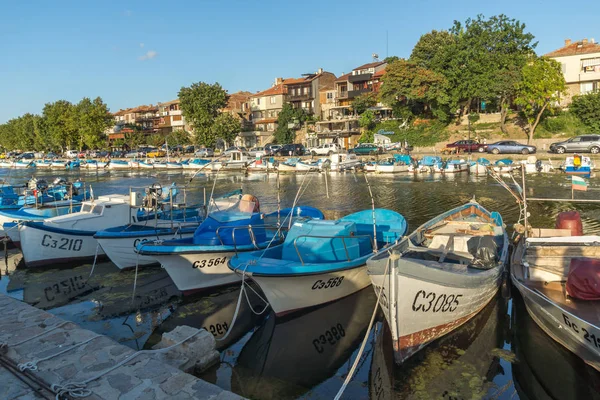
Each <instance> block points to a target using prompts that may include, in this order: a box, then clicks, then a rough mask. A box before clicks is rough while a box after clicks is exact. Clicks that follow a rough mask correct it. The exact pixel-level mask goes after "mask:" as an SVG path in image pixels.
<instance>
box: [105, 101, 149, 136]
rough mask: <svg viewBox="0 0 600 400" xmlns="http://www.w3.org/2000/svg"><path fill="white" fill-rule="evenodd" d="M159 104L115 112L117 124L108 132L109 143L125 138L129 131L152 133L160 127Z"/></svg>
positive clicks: (144, 133) (143, 133) (142, 133)
mask: <svg viewBox="0 0 600 400" xmlns="http://www.w3.org/2000/svg"><path fill="white" fill-rule="evenodd" d="M158 109H159V107H158V106H155V105H152V104H150V105H144V106H138V107H133V108H128V109H125V110H119V111H117V112H115V113H113V116H114V119H115V125H114V126H113V127H112V128H110V129H109V130H108V131H107V132H106V133H107V136H108V142H109V144H111V143H113V142H114V141H115V140H119V139H125V135H126V134H128V133H137V134H141V135H145V136H147V135H151V134H153V133H155V132H157V131H158V129H159V120H160V118H159V116H158Z"/></svg>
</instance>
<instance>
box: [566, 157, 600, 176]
mask: <svg viewBox="0 0 600 400" xmlns="http://www.w3.org/2000/svg"><path fill="white" fill-rule="evenodd" d="M593 167H594V165H593V163H592V160H591V159H590V158H589V157H586V156H581V155H579V154H574V155H573V156H572V157H567V159H566V160H565V163H564V165H563V169H564V171H565V173H566V174H568V175H578V176H581V177H584V178H589V177H590V176H591V173H592V169H593Z"/></svg>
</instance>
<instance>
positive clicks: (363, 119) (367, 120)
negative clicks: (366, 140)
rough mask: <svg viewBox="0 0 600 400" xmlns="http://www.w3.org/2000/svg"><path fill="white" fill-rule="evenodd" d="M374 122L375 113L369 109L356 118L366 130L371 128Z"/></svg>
mask: <svg viewBox="0 0 600 400" xmlns="http://www.w3.org/2000/svg"><path fill="white" fill-rule="evenodd" d="M376 123H377V121H376V119H375V113H374V112H373V111H371V110H367V111H365V112H364V113H363V114H362V115H361V116H360V118H359V119H358V124H359V125H360V127H361V128H365V129H366V130H372V129H373V128H374V127H375V124H376Z"/></svg>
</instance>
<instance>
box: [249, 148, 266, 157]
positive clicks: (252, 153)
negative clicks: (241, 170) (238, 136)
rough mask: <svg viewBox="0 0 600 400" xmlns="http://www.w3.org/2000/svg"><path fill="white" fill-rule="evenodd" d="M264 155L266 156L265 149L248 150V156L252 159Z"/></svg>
mask: <svg viewBox="0 0 600 400" xmlns="http://www.w3.org/2000/svg"><path fill="white" fill-rule="evenodd" d="M263 154H265V148H264V147H253V148H251V149H250V150H248V155H249V156H251V157H256V156H262V155H263Z"/></svg>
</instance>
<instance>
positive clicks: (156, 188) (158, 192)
mask: <svg viewBox="0 0 600 400" xmlns="http://www.w3.org/2000/svg"><path fill="white" fill-rule="evenodd" d="M162 194H163V190H162V186H161V185H160V183H153V184H152V185H150V187H147V188H146V198H145V199H144V200H145V201H144V203H145V204H144V205H145V206H146V207H149V208H156V207H157V206H158V203H159V202H158V200H159V199H160V198H161V196H162Z"/></svg>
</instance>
